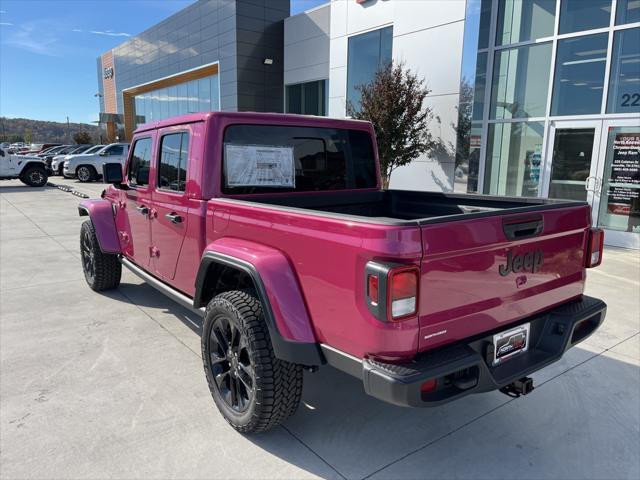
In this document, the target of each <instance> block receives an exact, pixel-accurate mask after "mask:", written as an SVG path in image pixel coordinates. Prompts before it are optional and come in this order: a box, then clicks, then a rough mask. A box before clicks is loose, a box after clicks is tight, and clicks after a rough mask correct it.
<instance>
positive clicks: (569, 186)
mask: <svg viewBox="0 0 640 480" xmlns="http://www.w3.org/2000/svg"><path fill="white" fill-rule="evenodd" d="M639 160H640V124H639V122H638V121H637V120H636V121H634V120H605V121H602V120H579V121H556V122H553V123H552V124H551V128H550V129H549V142H548V151H547V155H546V164H545V169H544V177H545V179H546V181H544V182H542V183H541V191H540V195H541V196H543V197H549V198H558V199H571V200H582V201H587V202H589V204H590V205H591V210H592V224H593V225H594V226H598V227H600V228H604V229H605V230H607V232H606V233H605V243H606V244H607V245H612V246H618V247H626V248H635V249H640V165H639Z"/></svg>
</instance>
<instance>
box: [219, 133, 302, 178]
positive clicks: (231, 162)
mask: <svg viewBox="0 0 640 480" xmlns="http://www.w3.org/2000/svg"><path fill="white" fill-rule="evenodd" d="M224 148H225V162H224V168H225V177H226V185H227V187H285V188H295V186H296V177H295V164H294V161H293V147H288V146H278V145H236V144H229V143H227V144H225V146H224Z"/></svg>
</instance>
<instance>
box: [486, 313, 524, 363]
mask: <svg viewBox="0 0 640 480" xmlns="http://www.w3.org/2000/svg"><path fill="white" fill-rule="evenodd" d="M529 327H530V324H529V323H525V324H524V325H520V326H519V327H516V328H512V329H511V330H507V331H506V332H502V333H496V334H495V335H494V336H493V365H499V364H501V363H503V362H505V361H507V360H509V359H510V358H511V357H513V356H515V355H520V354H521V353H524V352H526V351H527V350H529Z"/></svg>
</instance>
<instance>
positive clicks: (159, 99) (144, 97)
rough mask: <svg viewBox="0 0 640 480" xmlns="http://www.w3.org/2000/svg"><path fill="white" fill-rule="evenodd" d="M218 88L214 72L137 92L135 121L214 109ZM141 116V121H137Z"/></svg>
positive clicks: (217, 97)
mask: <svg viewBox="0 0 640 480" xmlns="http://www.w3.org/2000/svg"><path fill="white" fill-rule="evenodd" d="M218 89H219V85H218V76H217V75H213V76H210V77H205V78H201V79H199V80H193V81H190V82H185V83H181V84H178V85H173V86H170V87H167V88H161V89H158V90H153V91H150V92H146V93H143V94H140V95H136V97H135V98H134V108H135V115H136V117H138V118H137V119H136V121H137V123H138V124H140V123H149V122H154V121H158V120H162V119H164V118H169V117H174V116H176V115H184V114H186V113H195V112H211V111H217V110H219V109H220V108H219V103H220V102H219V94H218ZM141 117H144V121H143V122H140V121H138V120H140V118H141Z"/></svg>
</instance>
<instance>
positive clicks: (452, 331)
mask: <svg viewBox="0 0 640 480" xmlns="http://www.w3.org/2000/svg"><path fill="white" fill-rule="evenodd" d="M131 145H132V147H131V149H130V152H129V155H128V159H127V162H126V165H125V167H124V171H123V169H122V167H121V166H120V164H105V165H104V166H103V176H104V179H105V182H106V183H110V184H111V186H109V187H108V189H107V190H106V191H105V192H104V193H103V198H102V199H98V200H85V201H83V202H81V203H80V206H79V212H80V215H87V216H89V219H88V220H87V221H86V222H85V223H84V224H83V225H82V229H81V233H80V241H81V247H82V265H83V269H84V274H85V277H86V280H87V283H88V284H89V286H90V287H91V288H92V289H93V290H96V291H100V290H106V289H112V288H116V287H117V286H118V284H119V282H120V275H121V267H122V265H124V266H125V267H127V268H129V269H130V270H132V271H133V272H134V273H135V274H137V275H138V276H140V277H141V278H142V279H144V280H145V281H146V282H148V283H149V284H150V285H152V286H153V287H155V288H157V289H158V290H160V291H161V292H163V293H164V294H166V295H167V296H169V297H170V298H171V299H173V300H175V301H177V302H178V303H180V304H182V305H184V306H186V307H187V308H190V309H192V310H193V311H195V312H197V313H199V314H200V315H202V317H203V319H204V320H203V328H202V359H203V363H204V370H205V373H206V377H207V380H208V383H209V388H210V389H211V393H212V395H213V399H214V401H215V403H216V405H217V407H218V409H219V410H220V412H221V413H222V415H224V417H225V419H226V420H227V421H228V422H229V423H230V424H231V425H232V426H233V427H234V428H235V429H237V430H239V431H241V432H257V431H263V430H267V429H269V428H271V427H273V426H274V425H277V424H279V423H280V422H282V421H284V420H285V419H286V418H287V417H289V416H290V415H292V414H293V413H294V412H295V410H296V407H297V405H298V403H299V401H300V397H301V393H302V379H303V370H305V369H307V370H311V371H314V370H315V369H317V368H318V367H320V366H322V365H331V366H333V367H336V368H338V369H340V370H342V371H344V372H347V373H349V374H351V375H354V376H355V377H357V378H358V379H361V381H362V383H363V387H364V390H365V392H366V393H367V394H369V395H372V396H374V397H376V398H379V399H381V400H384V401H387V402H390V403H393V404H396V405H406V406H413V407H422V406H435V405H440V404H442V403H444V402H448V401H451V400H455V399H458V398H460V397H463V396H465V395H468V394H470V393H480V392H487V391H490V390H495V389H501V390H503V391H504V392H505V393H507V394H511V395H516V396H517V395H521V394H527V393H529V392H530V391H531V390H532V388H533V385H532V381H531V378H529V377H528V375H529V374H531V373H532V372H535V371H536V370H539V369H541V368H542V367H544V366H546V365H549V364H550V363H552V362H555V361H557V360H558V359H560V357H561V356H562V355H563V353H564V352H565V351H566V350H567V349H569V348H571V347H573V346H574V345H576V344H577V343H579V342H580V341H582V340H584V339H585V338H587V337H588V336H589V335H591V334H592V333H593V332H594V331H595V330H596V329H597V328H598V327H599V325H600V324H601V322H602V321H603V319H604V316H605V310H606V305H605V304H604V303H603V302H602V301H600V300H598V299H595V298H591V297H588V296H585V295H583V291H584V285H585V277H586V271H585V269H586V268H589V267H595V266H597V265H599V263H600V261H601V258H602V245H603V233H602V231H601V230H598V229H594V228H591V225H590V211H589V206H588V205H587V204H586V203H582V202H570V201H558V200H547V199H538V198H508V197H492V196H484V195H458V194H448V193H432V192H412V191H400V190H382V189H381V181H380V171H379V165H378V157H377V151H376V142H375V137H374V132H373V128H372V126H371V125H370V124H369V123H366V122H360V121H352V120H336V119H328V118H320V117H307V116H296V115H279V114H257V113H202V114H192V115H188V116H181V117H175V118H171V119H168V120H163V121H160V122H157V123H153V124H148V125H144V126H141V127H140V128H138V130H137V131H136V132H135V134H134V136H133V140H132V143H131Z"/></svg>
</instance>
